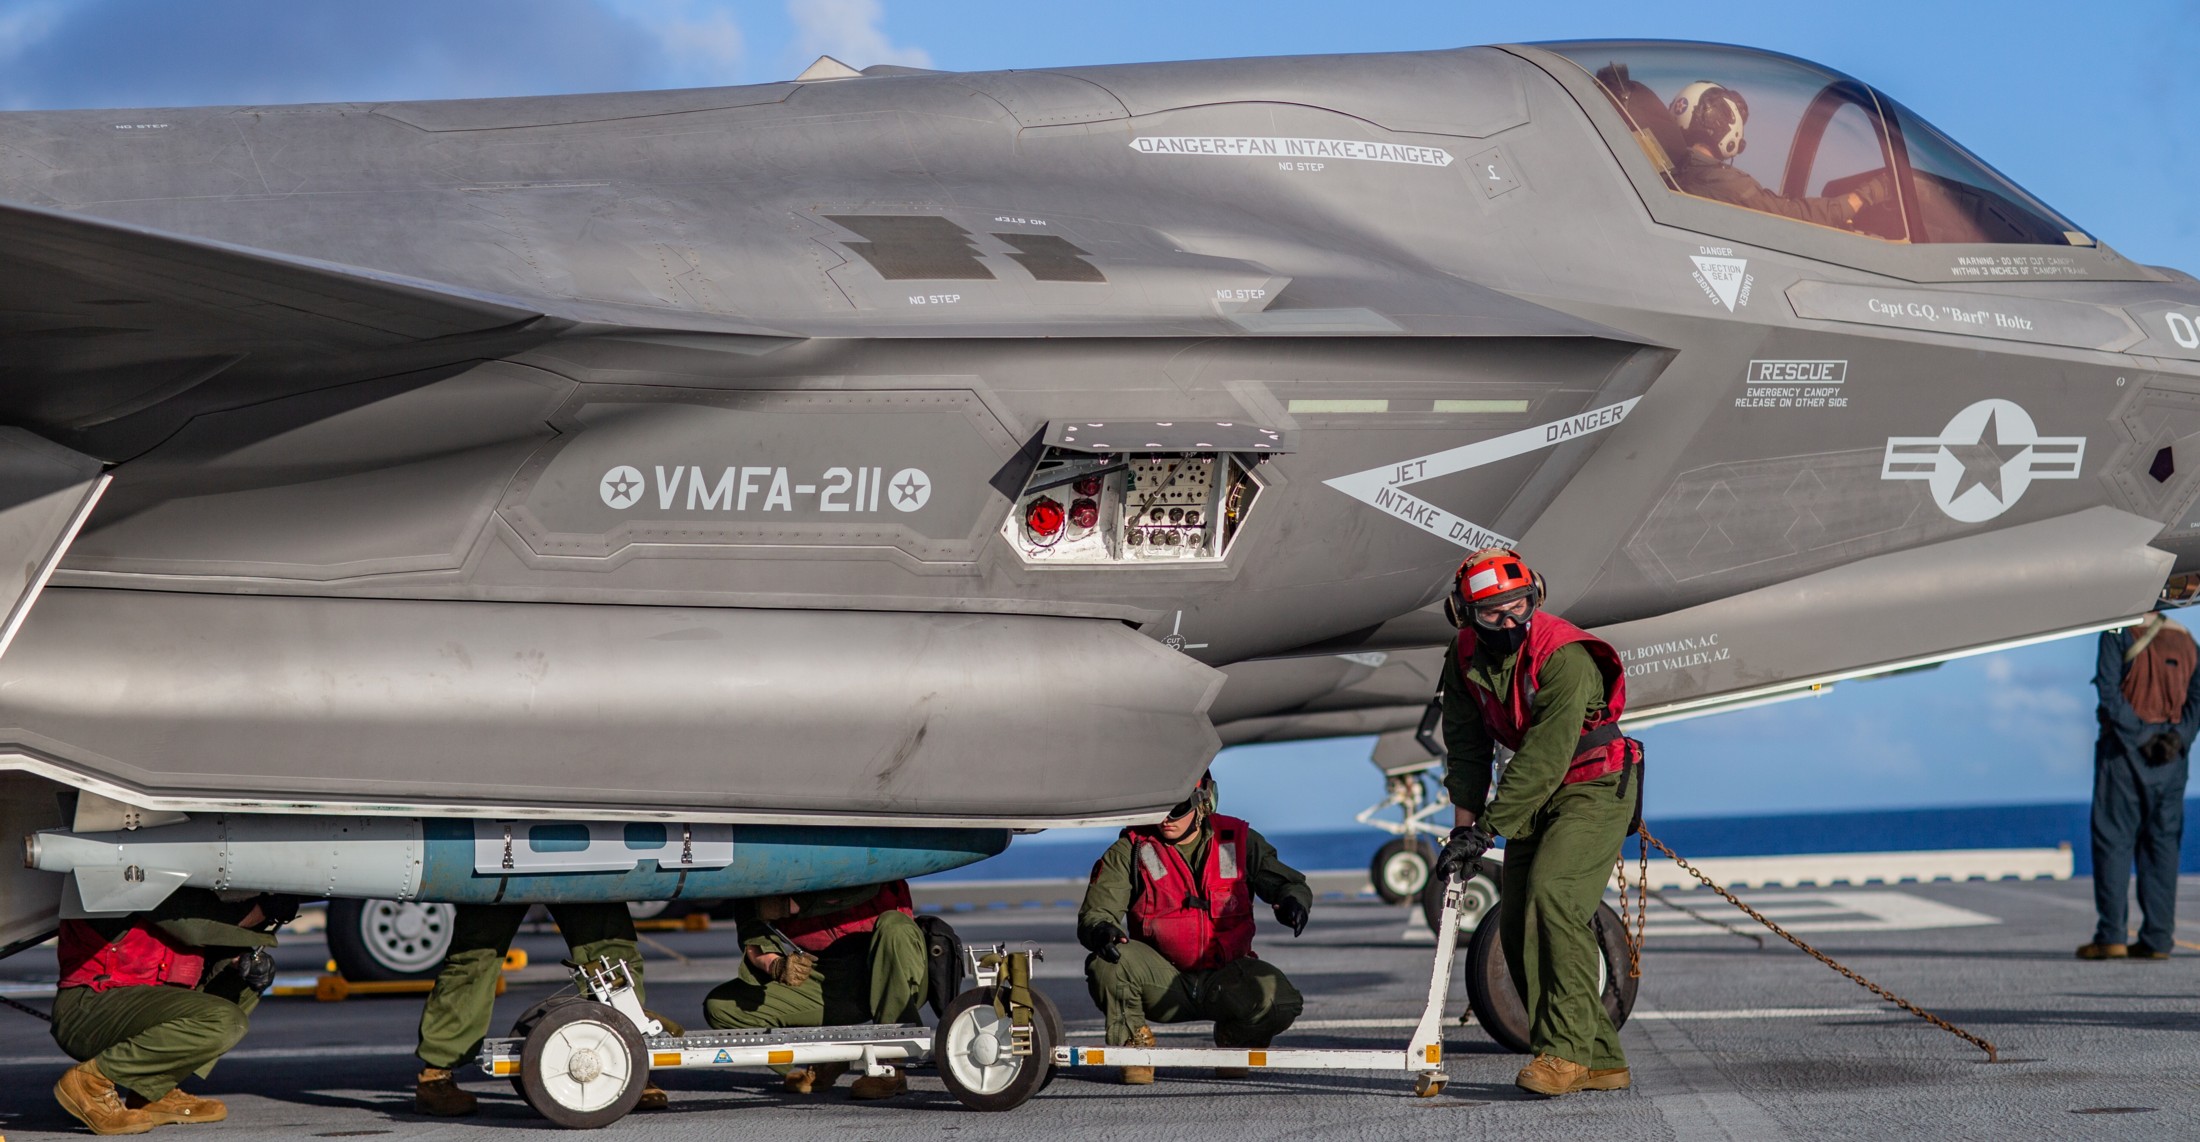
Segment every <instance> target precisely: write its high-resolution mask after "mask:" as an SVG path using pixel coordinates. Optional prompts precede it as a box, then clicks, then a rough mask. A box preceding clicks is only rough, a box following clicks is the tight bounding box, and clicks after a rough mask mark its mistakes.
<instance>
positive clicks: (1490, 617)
mask: <svg viewBox="0 0 2200 1142" xmlns="http://www.w3.org/2000/svg"><path fill="white" fill-rule="evenodd" d="M1532 605H1533V603H1531V602H1530V600H1528V599H1525V598H1520V599H1514V600H1513V601H1512V602H1509V603H1500V604H1498V605H1497V606H1494V607H1475V608H1474V621H1475V623H1476V624H1478V625H1480V626H1486V627H1488V628H1490V629H1491V630H1503V629H1505V628H1506V627H1513V626H1519V625H1520V624H1522V623H1524V622H1527V621H1528V608H1529V607H1531V606H1532ZM1507 620H1510V621H1507Z"/></svg>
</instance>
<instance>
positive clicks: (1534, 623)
mask: <svg viewBox="0 0 2200 1142" xmlns="http://www.w3.org/2000/svg"><path fill="white" fill-rule="evenodd" d="M1475 642H1476V637H1475V631H1474V624H1472V623H1468V624H1467V625H1466V626H1464V627H1462V628H1460V631H1459V642H1458V647H1457V653H1458V656H1459V676H1460V677H1461V678H1462V679H1465V678H1469V677H1470V676H1469V675H1468V673H1467V665H1468V663H1469V662H1470V661H1471V660H1472V659H1473V658H1474V646H1475ZM1577 642H1578V643H1580V644H1581V645H1582V646H1583V647H1584V648H1586V649H1587V650H1588V651H1589V657H1590V658H1592V659H1594V660H1596V664H1597V670H1598V671H1600V672H1601V673H1603V675H1604V707H1605V708H1604V712H1603V713H1602V714H1598V713H1596V712H1595V711H1593V710H1592V711H1591V712H1590V714H1589V716H1588V717H1587V718H1586V719H1584V720H1583V721H1582V724H1581V737H1582V743H1581V747H1580V748H1579V749H1578V750H1576V752H1575V753H1574V763H1573V765H1572V766H1571V767H1570V768H1568V769H1567V770H1566V778H1565V784H1568V785H1571V784H1573V783H1574V782H1577V781H1594V780H1596V779H1597V778H1599V777H1603V776H1604V775H1606V774H1608V773H1618V772H1619V771H1620V770H1622V769H1624V768H1626V767H1627V764H1628V763H1629V762H1630V761H1633V760H1636V759H1637V757H1638V756H1639V755H1637V754H1636V753H1635V752H1634V745H1633V744H1632V743H1631V742H1630V741H1629V740H1628V739H1627V738H1624V737H1621V736H1620V733H1619V716H1620V714H1621V712H1622V711H1624V710H1625V709H1626V708H1627V668H1626V667H1625V666H1623V665H1621V664H1620V660H1619V652H1618V651H1616V650H1613V649H1612V646H1611V644H1610V643H1607V642H1605V641H1604V640H1603V639H1601V638H1598V637H1597V636H1595V635H1593V634H1590V633H1589V632H1588V631H1585V630H1583V629H1581V628H1580V627H1577V626H1575V625H1574V624H1572V623H1570V622H1567V621H1566V620H1565V619H1562V618H1559V617H1558V616H1557V615H1551V614H1537V615H1536V616H1535V617H1534V618H1532V619H1531V620H1529V622H1528V640H1527V642H1526V643H1524V644H1523V645H1522V646H1521V648H1520V661H1519V662H1517V663H1515V664H1514V665H1513V675H1512V693H1510V694H1506V695H1504V696H1503V697H1502V698H1500V696H1499V695H1497V694H1494V693H1491V692H1490V691H1489V690H1486V689H1484V688H1482V687H1481V686H1478V685H1476V684H1474V683H1473V682H1472V681H1469V682H1467V693H1468V694H1470V695H1472V696H1473V698H1474V704H1475V705H1476V706H1478V707H1480V708H1481V711H1482V725H1483V726H1484V727H1485V728H1487V729H1488V730H1489V733H1490V736H1491V737H1493V738H1495V739H1497V741H1498V742H1499V744H1501V745H1503V746H1504V747H1505V748H1506V749H1510V750H1517V749H1519V748H1520V743H1521V741H1522V740H1524V739H1525V738H1526V736H1527V732H1528V715H1529V711H1530V710H1531V709H1532V708H1533V707H1534V705H1535V689H1536V685H1537V682H1536V679H1537V676H1538V675H1540V674H1541V673H1542V671H1543V664H1544V663H1545V662H1548V661H1550V658H1551V655H1553V654H1555V653H1557V651H1558V648H1559V647H1562V646H1566V645H1569V644H1571V643H1577Z"/></svg>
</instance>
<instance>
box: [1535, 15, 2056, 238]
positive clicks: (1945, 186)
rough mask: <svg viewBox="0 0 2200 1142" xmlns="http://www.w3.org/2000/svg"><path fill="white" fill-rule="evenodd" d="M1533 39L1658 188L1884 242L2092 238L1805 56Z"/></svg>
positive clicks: (1912, 118)
mask: <svg viewBox="0 0 2200 1142" xmlns="http://www.w3.org/2000/svg"><path fill="white" fill-rule="evenodd" d="M1536 46H1537V47H1539V48H1541V49H1542V50H1544V51H1547V52H1550V53H1553V54H1555V55H1557V56H1559V57H1562V58H1563V59H1565V60H1567V61H1570V62H1571V63H1573V64H1574V65H1576V66H1578V67H1579V68H1580V69H1581V70H1582V71H1583V72H1585V73H1586V74H1587V75H1588V76H1589V77H1590V79H1591V80H1592V81H1593V83H1594V87H1595V89H1596V90H1597V91H1599V92H1601V93H1602V94H1603V96H1604V97H1605V99H1607V100H1608V101H1609V102H1610V104H1611V106H1612V108H1613V109H1614V110H1616V111H1617V112H1618V113H1619V116H1620V118H1621V119H1622V120H1623V121H1624V123H1625V127H1626V130H1627V132H1628V133H1629V134H1630V135H1631V136H1632V137H1633V142H1634V144H1635V145H1636V146H1639V147H1640V148H1641V150H1642V153H1643V155H1644V156H1645V157H1646V158H1647V159H1648V161H1649V164H1650V166H1651V168H1652V169H1654V170H1655V171H1656V174H1657V177H1658V178H1659V179H1660V180H1662V181H1663V183H1664V184H1665V189H1666V191H1667V192H1668V193H1669V194H1672V195H1676V196H1685V197H1686V198H1689V199H1696V200H1704V201H1709V202H1714V203H1719V204H1722V205H1724V206H1729V207H1734V208H1737V209H1741V210H1748V211H1753V212H1755V213H1757V214H1763V215H1773V216H1777V217H1780V218H1783V219H1786V220H1788V221H1790V222H1793V223H1801V224H1806V225H1810V226H1819V227H1825V228H1829V229H1833V230H1840V231H1845V232H1847V233H1850V234H1857V235H1863V236H1865V237H1869V238H1875V239H1878V240H1880V241H1883V242H1891V243H1906V244H1924V243H1934V244H1948V243H1965V244H1993V245H2029V246H2066V247H2068V246H2077V247H2091V246H2093V245H2094V242H2093V239H2092V238H2090V237H2088V236H2087V235H2086V234H2085V233H2084V232H2083V231H2081V230H2079V229H2078V227H2077V226H2076V225H2074V224H2073V223H2071V222H2070V221H2069V220H2068V219H2065V218H2063V217H2062V216H2061V215H2059V214H2057V213H2055V212H2054V211H2053V210H2050V209H2049V208H2048V207H2047V206H2046V205H2045V204H2043V203H2041V202H2040V201H2039V200H2038V199H2036V198H2034V197H2032V196H2031V195H2030V194H2027V193H2025V191H2024V190H2023V188H2021V187H2019V186H2017V185H2016V184H2015V183H2014V182H2011V181H2010V180H2009V179H2008V178H2006V177H2004V176H2003V175H2002V174H2001V173H2000V172H1998V171H1996V170H1994V169H1993V168H1992V167H1990V166H1988V165H1986V164H1985V163H1984V162H1981V161H1980V160H1979V159H1978V158H1977V157H1975V156H1973V155H1972V154H1971V153H1970V152H1968V151H1966V150H1964V149H1963V148H1962V147H1960V146H1958V145H1956V143H1955V142H1954V141H1953V140H1951V139H1949V138H1948V137H1947V136H1946V135H1944V134H1942V133H1940V132H1939V131H1937V130H1935V129H1934V128H1933V126H1932V125H1931V124H1930V123H1927V122H1926V121H1925V120H1923V119H1922V118H1919V117H1918V115H1917V114H1916V113H1915V112H1913V111H1911V110H1909V109H1908V108H1906V107H1903V106H1902V105H1901V104H1899V103H1896V102H1895V101H1893V100H1892V99H1889V98H1887V97H1886V96H1885V95H1882V94H1880V93H1879V92H1878V91H1876V90H1874V89H1872V88H1870V87H1868V86H1866V85H1864V84H1862V83H1859V82H1857V81H1856V80H1854V79H1851V78H1849V77H1848V76H1845V75H1841V74H1839V73H1837V72H1833V71H1829V70H1827V69H1825V68H1822V67H1819V66H1817V65H1815V64H1811V63H1807V62H1805V61H1803V60H1799V59H1795V58H1792V57H1789V56H1782V55H1775V54H1772V53H1768V52H1760V51H1755V50H1750V49H1745V48H1733V47H1724V46H1719V45H1713V44H1679V43H1656V42H1640V41H1636V42H1626V41H1613V42H1597V43H1559V44H1540V45H1536ZM1569 86H1576V85H1573V84H1569ZM1646 193H1647V192H1646ZM1653 209H1655V208H1653Z"/></svg>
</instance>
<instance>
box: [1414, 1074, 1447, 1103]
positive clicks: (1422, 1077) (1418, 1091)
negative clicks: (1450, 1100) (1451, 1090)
mask: <svg viewBox="0 0 2200 1142" xmlns="http://www.w3.org/2000/svg"><path fill="white" fill-rule="evenodd" d="M1444 1080H1445V1076H1444V1075H1441V1074H1436V1073H1433V1072H1430V1071H1422V1072H1421V1073H1420V1074H1417V1075H1415V1076H1413V1097H1415V1098H1435V1097H1436V1096H1437V1095H1440V1094H1442V1093H1444Z"/></svg>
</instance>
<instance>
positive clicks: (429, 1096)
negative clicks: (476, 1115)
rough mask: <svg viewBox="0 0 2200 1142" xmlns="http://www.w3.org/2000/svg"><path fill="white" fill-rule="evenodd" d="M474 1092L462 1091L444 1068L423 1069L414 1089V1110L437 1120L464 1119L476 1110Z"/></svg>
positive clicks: (456, 1081)
mask: <svg viewBox="0 0 2200 1142" xmlns="http://www.w3.org/2000/svg"><path fill="white" fill-rule="evenodd" d="M478 1101H479V1100H478V1099H476V1098H474V1095H473V1092H472V1091H468V1090H461V1089H459V1086H458V1080H457V1079H455V1078H452V1077H451V1072H450V1071H448V1070H445V1069H444V1068H442V1067H423V1068H421V1071H420V1078H419V1080H418V1085H417V1086H415V1087H413V1109H414V1110H416V1111H419V1112H420V1113H422V1114H432V1115H435V1116H436V1117H437V1118H464V1117H466V1116H467V1115H469V1114H472V1113H473V1112H474V1110H475V1109H476V1106H475V1104H476V1103H477V1102H478Z"/></svg>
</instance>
